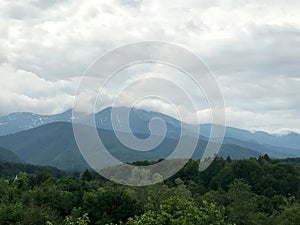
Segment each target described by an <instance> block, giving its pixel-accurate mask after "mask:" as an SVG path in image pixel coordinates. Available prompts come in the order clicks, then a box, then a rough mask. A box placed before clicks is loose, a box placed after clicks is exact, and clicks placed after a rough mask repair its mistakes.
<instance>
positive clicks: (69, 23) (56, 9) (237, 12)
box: [0, 0, 300, 131]
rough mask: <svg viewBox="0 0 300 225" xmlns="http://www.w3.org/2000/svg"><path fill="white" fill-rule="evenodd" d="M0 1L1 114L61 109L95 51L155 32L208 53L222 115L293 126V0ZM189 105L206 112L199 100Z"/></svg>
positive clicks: (299, 54) (298, 20)
mask: <svg viewBox="0 0 300 225" xmlns="http://www.w3.org/2000/svg"><path fill="white" fill-rule="evenodd" d="M0 7H1V12H0V63H1V64H0V65H1V66H0V74H1V75H0V87H1V90H0V114H7V113H9V112H12V111H20V110H22V111H23V110H24V111H34V112H41V113H52V112H58V111H60V110H61V111H62V110H65V109H67V108H68V107H71V105H72V104H71V103H72V101H73V99H74V95H75V93H76V87H77V86H76V85H77V84H78V78H79V77H80V76H81V75H82V74H83V73H84V72H85V70H86V68H87V67H88V66H89V65H90V64H91V62H93V61H94V60H95V59H96V58H98V57H99V56H101V55H103V54H105V53H106V52H107V51H109V50H111V49H112V48H114V47H117V46H120V45H123V44H126V43H130V42H135V41H143V40H160V41H168V42H173V43H176V44H179V45H181V46H183V47H186V48H188V49H190V50H192V51H193V52H194V53H196V54H197V55H198V56H200V57H201V58H203V59H204V60H205V62H207V63H208V65H209V66H210V67H211V69H212V70H213V71H214V72H215V74H216V78H217V80H218V81H219V83H220V87H221V89H222V91H223V93H224V97H225V101H226V105H227V108H230V109H231V111H230V110H229V113H231V114H232V115H234V116H232V115H228V116H229V118H231V119H229V121H228V123H229V125H239V126H240V127H242V128H249V129H252V128H259V127H261V128H262V129H265V130H269V131H271V130H274V129H280V128H282V127H284V128H290V129H296V128H297V127H300V123H299V120H298V116H297V115H299V111H300V109H299V104H298V102H299V100H300V99H299V90H300V83H299V77H300V74H299V71H300V64H299V58H300V43H299V42H300V40H299V35H300V16H299V15H300V2H299V1H297V0H288V1H284V2H283V1H279V0H275V1H274V0H273V1H271V0H262V1H250V0H246V1H236V0H211V1H208V0H200V1H198V0H187V1H184V2H183V1H179V0H175V1H172V3H170V2H168V1H159V0H144V1H142V0H136V1H127V0H114V1H97V0H91V1H79V0H64V1H56V0H55V1H48V0H45V1H44V0H26V1H8V0H3V1H0ZM142 72H143V73H146V72H147V67H145V68H144V71H142ZM183 83H184V82H183ZM118 86H120V84H116V88H117V87H118ZM152 86H153V87H154V88H155V87H157V85H154V84H152ZM148 87H150V86H149V84H148ZM189 89H190V90H189V91H190V92H191V93H192V95H193V96H198V97H199V94H197V93H196V92H197V90H195V88H193V87H192V86H190V88H189ZM139 90H140V91H142V90H143V88H142V87H141V88H140V89H139ZM110 95H111V93H109V92H106V99H107V101H109V100H110V99H111V96H110ZM201 101H202V99H201ZM153 104H155V105H156V106H155V107H156V108H158V109H160V110H165V111H168V109H167V108H168V107H167V108H166V106H165V105H163V104H162V103H157V102H156V101H153ZM144 105H147V104H146V103H145V104H144ZM178 107H180V105H179V106H178ZM198 110H199V113H200V114H201V113H204V114H205V115H204V114H203V118H207V110H206V108H205V107H204V106H201V107H200V108H199V109H198ZM201 110H204V111H203V112H201ZM205 110H206V111H205ZM187 115H188V112H187ZM275 117H276V119H275ZM243 118H247V119H245V120H243ZM257 121H260V123H261V124H263V125H261V126H259V123H257ZM292 121H294V123H292ZM254 124H255V125H254ZM268 124H269V125H268Z"/></svg>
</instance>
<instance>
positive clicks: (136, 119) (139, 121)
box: [0, 107, 300, 158]
mask: <svg viewBox="0 0 300 225" xmlns="http://www.w3.org/2000/svg"><path fill="white" fill-rule="evenodd" d="M115 110H116V111H117V114H118V115H117V116H115V117H112V116H111V112H112V108H111V107H109V108H106V109H104V110H102V111H100V112H98V113H96V114H95V115H89V116H92V117H95V122H96V127H97V128H99V129H102V130H110V131H112V130H113V128H112V121H114V122H117V123H118V130H119V131H122V132H127V131H126V130H125V129H124V127H125V124H124V123H123V122H124V121H125V122H126V121H127V120H126V119H123V118H124V116H125V115H126V111H127V110H128V108H125V107H119V108H115ZM156 117H159V118H161V119H163V120H164V121H165V122H166V126H167V134H166V135H167V137H168V138H170V139H176V138H178V137H179V136H180V130H181V128H183V129H184V130H191V129H195V128H196V129H200V135H201V137H206V138H208V137H209V135H210V130H211V126H212V125H211V124H202V125H189V124H185V123H181V122H180V121H179V120H177V119H175V118H172V117H170V116H168V115H165V114H162V113H159V112H152V111H146V110H143V109H136V108H133V109H132V110H131V112H130V116H129V124H130V128H131V130H132V132H133V133H134V134H135V135H136V136H139V135H141V134H142V135H149V134H150V130H149V127H148V125H149V122H150V121H151V120H152V119H153V118H156ZM71 119H72V111H71V110H68V111H66V112H64V113H61V114H57V115H38V114H34V113H12V114H10V115H9V116H6V117H2V118H0V136H1V135H7V134H13V133H17V132H20V131H24V130H30V129H32V128H36V127H39V126H42V125H47V124H50V123H53V122H71ZM75 122H76V123H79V124H83V125H86V124H87V120H86V118H84V117H83V118H80V119H76V120H75ZM122 123H123V124H122ZM202 139H203V138H202ZM204 139H205V138H204ZM225 141H226V144H234V145H240V146H242V147H244V148H248V149H252V150H254V151H258V152H260V153H261V154H265V153H267V154H269V155H270V156H271V157H274V158H286V157H300V134H297V133H288V134H286V135H272V134H268V133H266V132H261V131H258V132H250V131H247V130H243V129H238V128H234V127H226V132H225Z"/></svg>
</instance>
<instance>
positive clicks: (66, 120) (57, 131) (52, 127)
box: [0, 107, 300, 169]
mask: <svg viewBox="0 0 300 225" xmlns="http://www.w3.org/2000/svg"><path fill="white" fill-rule="evenodd" d="M115 109H116V111H117V116H116V117H115V118H114V117H111V112H112V108H106V109H104V110H102V111H100V112H98V113H96V114H95V122H96V126H97V128H98V129H99V132H100V133H101V135H102V136H101V138H103V139H104V142H106V144H107V145H108V147H109V148H110V151H111V154H113V155H115V156H117V157H118V158H120V159H121V160H122V161H128V162H132V161H136V160H141V159H145V160H157V159H158V158H164V157H167V156H168V154H170V151H172V150H173V149H174V147H175V146H176V143H177V140H178V139H179V137H180V135H181V127H182V129H183V132H184V131H185V130H195V129H200V142H199V145H198V149H197V150H196V152H195V154H194V156H193V157H194V158H200V157H201V154H202V153H203V150H204V148H205V146H206V143H207V140H208V137H209V135H210V129H211V126H212V125H211V124H202V125H200V126H197V125H189V124H185V123H181V122H180V121H179V120H177V119H174V118H172V117H170V116H167V115H164V114H162V113H158V112H151V111H146V110H142V109H132V110H131V112H130V116H129V125H130V129H131V131H132V132H133V134H134V135H135V136H137V137H139V138H146V137H148V136H149V135H150V129H149V122H150V121H151V120H152V119H153V118H157V117H159V118H162V119H163V120H164V121H165V122H166V128H167V129H166V137H165V139H164V141H163V143H162V144H161V146H160V148H158V149H155V150H152V151H149V152H148V153H147V154H146V155H145V154H144V155H143V156H142V155H141V154H140V153H137V152H136V151H133V150H130V149H127V148H125V147H124V146H123V145H121V143H119V141H118V139H117V138H116V137H115V134H114V132H113V126H112V120H113V121H114V122H117V123H120V124H119V125H120V126H119V130H120V131H121V132H123V133H126V132H128V131H127V130H126V129H123V128H124V127H125V124H122V121H123V120H120V118H122V116H124V115H126V111H127V110H128V108H124V107H120V108H115ZM89 116H94V115H89ZM71 119H72V111H71V110H68V111H66V112H64V113H62V114H57V115H52V116H51V115H50V116H41V115H37V114H32V113H13V114H11V115H9V116H7V117H2V118H0V124H1V123H2V125H0V134H3V133H4V134H5V133H9V132H11V133H16V132H18V130H22V129H23V130H24V131H21V132H19V133H16V134H14V135H12V134H10V135H6V136H3V137H0V146H3V147H6V148H9V149H11V150H13V151H14V152H15V153H16V154H17V155H18V156H19V157H20V158H21V159H23V160H24V161H26V162H29V163H33V164H40V165H51V166H56V167H58V168H62V169H77V168H83V167H84V168H86V167H87V164H86V162H85V160H84V159H83V157H82V156H81V154H80V152H79V149H78V147H77V144H76V141H75V139H74V136H73V130H72V124H71V123H70V122H71ZM5 121H6V123H7V124H6V125H3V124H4V122H5ZM32 121H33V122H32ZM53 121H54V122H53ZM120 121H121V122H120ZM75 122H77V123H79V124H82V125H86V124H87V122H86V118H83V119H79V120H77V121H75ZM123 125H124V126H123ZM160 125H161V124H154V128H157V130H160V128H161V127H160ZM29 127H34V128H31V129H29ZM152 128H153V127H152ZM189 134H190V135H191V138H197V136H196V133H195V134H194V133H191V132H189ZM154 135H158V134H155V133H154ZM266 153H267V154H268V155H270V157H273V158H286V157H299V156H300V135H299V134H295V133H291V134H287V135H284V136H278V135H271V134H268V133H266V132H254V133H253V132H250V131H247V130H242V129H237V128H233V127H227V128H226V133H225V139H224V145H223V146H222V149H221V151H220V153H219V155H220V156H222V157H227V156H228V155H230V156H231V157H232V158H249V157H257V156H258V155H262V154H266Z"/></svg>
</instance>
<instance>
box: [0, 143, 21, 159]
mask: <svg viewBox="0 0 300 225" xmlns="http://www.w3.org/2000/svg"><path fill="white" fill-rule="evenodd" d="M0 161H7V162H19V163H20V162H23V161H22V160H21V159H20V158H19V157H18V156H17V155H16V154H15V153H13V152H12V151H10V150H8V149H5V148H2V147H0Z"/></svg>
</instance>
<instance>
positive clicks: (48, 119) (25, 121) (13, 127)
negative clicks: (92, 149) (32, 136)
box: [0, 110, 72, 136]
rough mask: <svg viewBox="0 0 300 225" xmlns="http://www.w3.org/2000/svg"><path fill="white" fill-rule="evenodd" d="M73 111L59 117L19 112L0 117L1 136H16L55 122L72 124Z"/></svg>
mask: <svg viewBox="0 0 300 225" xmlns="http://www.w3.org/2000/svg"><path fill="white" fill-rule="evenodd" d="M71 118H72V110H68V111H66V112H64V113H61V114H57V115H39V114H35V113H29V112H17V113H12V114H10V115H8V116H4V117H0V136H3V135H7V134H14V133H17V132H20V131H23V130H29V129H32V128H36V127H39V126H42V125H45V124H49V123H53V122H71Z"/></svg>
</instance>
